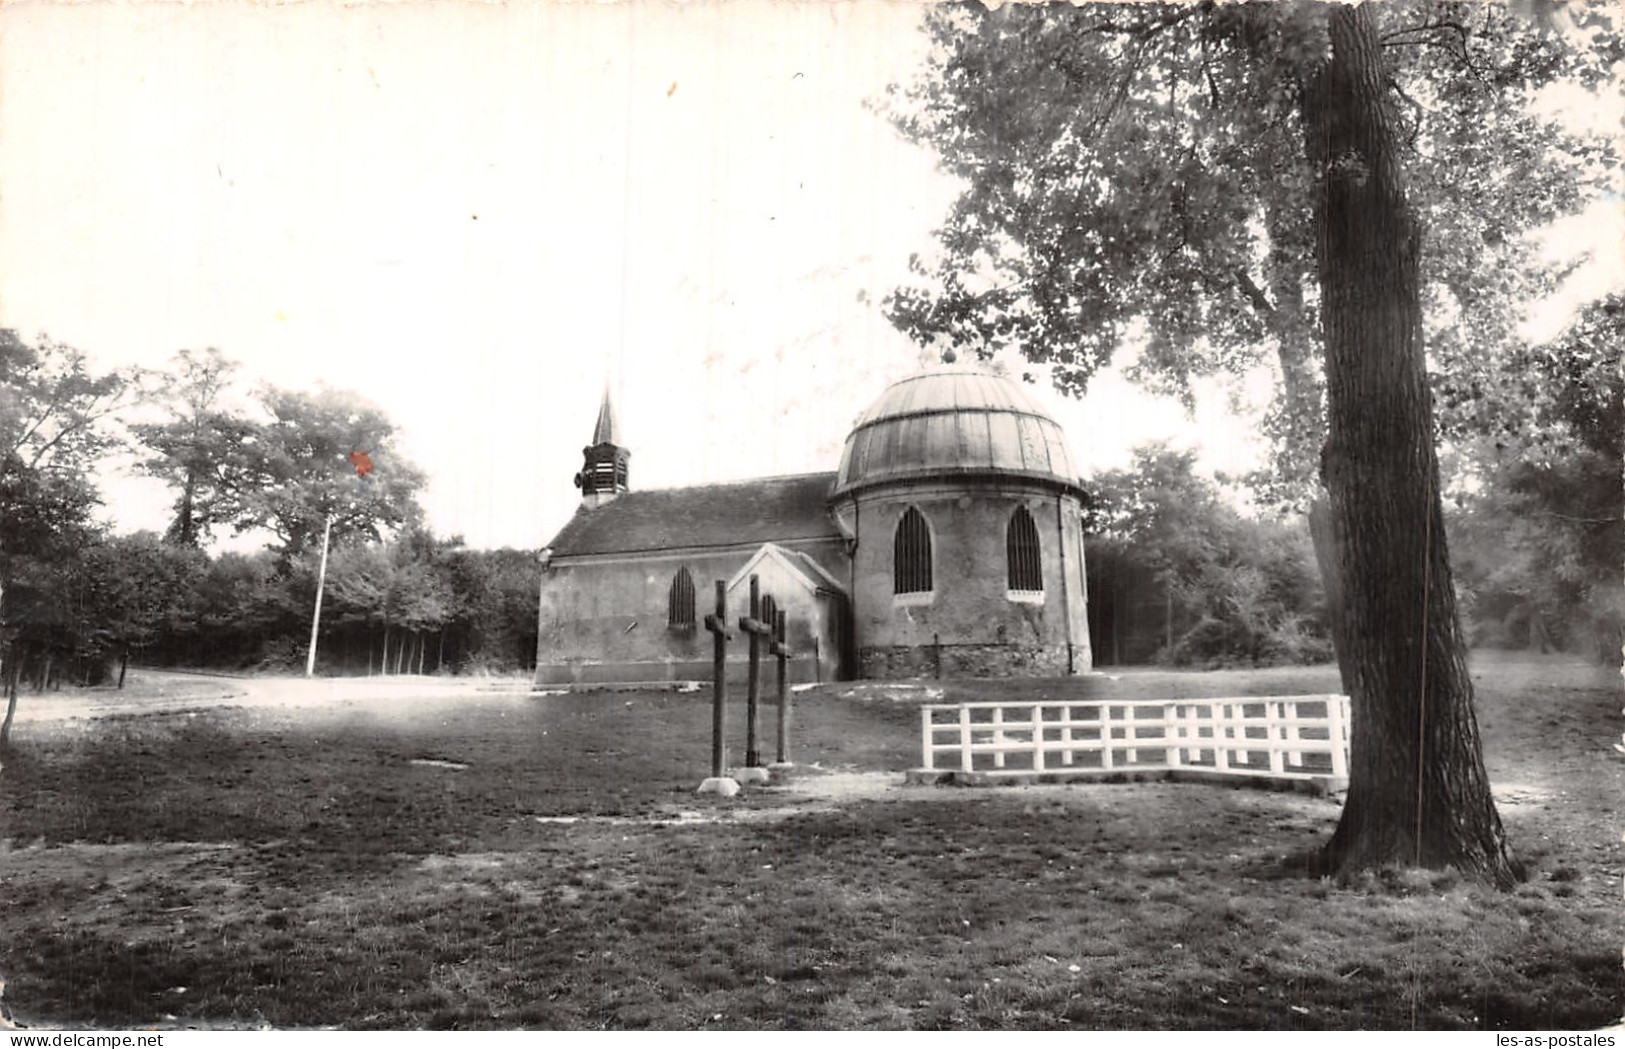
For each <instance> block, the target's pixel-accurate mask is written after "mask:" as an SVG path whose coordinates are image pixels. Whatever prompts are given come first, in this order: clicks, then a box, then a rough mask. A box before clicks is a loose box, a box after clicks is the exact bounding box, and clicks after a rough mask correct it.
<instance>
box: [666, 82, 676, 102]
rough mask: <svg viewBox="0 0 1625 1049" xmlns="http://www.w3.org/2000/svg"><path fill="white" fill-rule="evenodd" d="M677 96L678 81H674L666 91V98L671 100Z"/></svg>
mask: <svg viewBox="0 0 1625 1049" xmlns="http://www.w3.org/2000/svg"><path fill="white" fill-rule="evenodd" d="M675 94H677V81H675V80H673V81H672V82H671V87H668V88H667V89H666V97H667V98H670V97H671V96H673V95H675Z"/></svg>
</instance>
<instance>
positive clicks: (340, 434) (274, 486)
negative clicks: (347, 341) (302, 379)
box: [236, 388, 423, 561]
mask: <svg viewBox="0 0 1625 1049" xmlns="http://www.w3.org/2000/svg"><path fill="white" fill-rule="evenodd" d="M260 401H261V404H262V405H263V407H264V408H265V410H266V412H267V413H268V415H269V421H268V422H265V423H261V424H259V425H257V426H256V427H255V429H254V431H253V432H252V433H251V434H250V435H249V436H248V438H247V439H246V440H245V441H244V444H243V451H242V455H243V480H242V482H241V485H242V487H241V499H242V504H243V510H242V512H241V515H240V516H239V517H238V519H237V521H236V525H237V527H238V528H239V530H242V529H246V528H249V527H254V526H258V527H264V528H267V529H269V530H270V531H271V532H272V533H273V534H274V535H276V537H277V539H278V540H279V543H280V545H279V547H278V550H279V552H280V554H281V555H282V557H283V559H284V560H285V561H287V560H292V559H293V558H296V557H298V556H300V555H301V554H303V553H305V552H306V551H307V550H310V549H312V548H313V547H316V546H319V545H320V543H321V536H322V530H323V527H324V525H325V523H326V521H327V519H328V517H329V516H331V517H332V521H333V541H334V542H336V543H339V544H341V545H342V544H344V543H349V542H356V541H369V540H370V541H377V540H379V539H382V538H383V537H384V535H385V534H386V533H389V532H392V531H395V530H399V529H402V528H405V527H408V526H410V525H412V524H414V523H416V522H417V520H418V519H419V517H420V513H421V512H420V510H419V508H418V505H417V492H418V490H419V489H420V488H421V487H422V486H423V474H422V473H421V472H420V471H419V470H418V469H417V468H416V467H415V466H413V465H412V464H411V463H410V462H408V461H407V460H406V459H405V458H403V457H402V456H401V455H400V454H399V453H398V452H397V451H396V449H395V445H394V433H395V429H394V426H393V425H392V424H391V423H390V421H389V419H388V418H387V417H386V416H385V415H384V414H383V412H381V411H379V410H378V409H377V408H375V407H373V406H372V405H370V404H368V403H367V402H366V401H364V400H362V399H361V398H360V397H359V396H358V395H356V394H354V393H351V392H349V391H344V390H329V389H323V390H321V391H319V392H317V393H298V392H291V391H287V390H278V389H275V388H266V389H265V390H263V391H262V392H261V395H260ZM361 454H364V455H366V456H367V457H368V459H367V470H366V475H365V476H358V470H357V466H356V463H355V462H354V461H352V459H351V456H352V455H361Z"/></svg>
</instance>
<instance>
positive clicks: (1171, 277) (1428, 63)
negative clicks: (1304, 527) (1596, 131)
mask: <svg viewBox="0 0 1625 1049" xmlns="http://www.w3.org/2000/svg"><path fill="white" fill-rule="evenodd" d="M1384 6H1385V11H1384V18H1385V24H1386V25H1387V26H1388V27H1389V28H1388V32H1387V34H1386V36H1385V39H1384V44H1385V50H1386V51H1387V52H1388V53H1387V54H1386V55H1385V57H1386V58H1388V59H1390V60H1391V61H1392V62H1393V63H1394V67H1395V68H1394V74H1395V76H1394V88H1395V90H1396V91H1398V92H1399V93H1400V97H1401V98H1402V99H1403V100H1404V102H1405V105H1404V106H1403V107H1402V108H1403V111H1404V114H1405V122H1406V127H1405V136H1404V152H1405V156H1404V163H1405V166H1406V174H1407V178H1408V179H1409V186H1408V189H1409V192H1410V194H1411V196H1412V199H1413V202H1414V205H1415V208H1416V210H1417V212H1418V213H1419V214H1420V215H1421V216H1423V218H1424V220H1425V221H1426V223H1427V226H1428V230H1427V236H1426V238H1425V241H1424V243H1423V245H1422V250H1423V259H1422V268H1423V280H1424V282H1425V288H1424V296H1425V301H1426V302H1427V304H1428V307H1429V308H1428V314H1427V319H1428V334H1429V339H1430V342H1429V345H1430V349H1431V354H1432V357H1433V360H1434V363H1435V365H1436V372H1437V373H1438V374H1439V375H1440V376H1441V379H1440V382H1441V384H1442V385H1443V386H1444V387H1445V391H1446V393H1447V396H1446V397H1445V398H1444V400H1445V402H1446V406H1447V407H1449V406H1455V407H1460V408H1464V409H1465V408H1467V407H1468V405H1469V402H1470V399H1471V398H1470V396H1463V395H1462V394H1463V392H1464V391H1468V392H1470V390H1471V388H1472V385H1473V382H1474V374H1475V372H1476V371H1477V370H1479V362H1483V361H1485V360H1486V359H1493V357H1494V355H1495V354H1498V353H1504V352H1506V351H1507V349H1508V348H1509V347H1510V346H1511V345H1513V344H1514V343H1515V328H1516V325H1517V322H1518V321H1519V320H1520V319H1521V318H1520V316H1519V312H1518V311H1519V310H1520V309H1521V308H1522V306H1523V304H1524V303H1525V302H1528V301H1531V300H1532V299H1533V298H1534V297H1536V296H1537V295H1538V294H1539V293H1540V292H1541V291H1543V290H1545V289H1549V288H1550V287H1551V286H1552V284H1553V282H1554V281H1555V279H1556V277H1557V276H1558V275H1557V274H1554V273H1551V272H1547V271H1545V270H1543V269H1542V268H1541V266H1540V265H1539V260H1538V258H1537V257H1536V253H1534V252H1531V251H1530V250H1529V249H1528V246H1527V244H1526V243H1525V242H1524V236H1525V234H1527V233H1528V232H1529V231H1531V230H1534V229H1536V228H1538V227H1540V226H1541V225H1542V224H1544V223H1547V222H1549V221H1551V220H1552V219H1554V218H1557V217H1559V216H1562V215H1566V214H1571V213H1574V212H1576V211H1578V210H1580V209H1581V208H1582V207H1583V206H1584V204H1585V203H1586V202H1587V200H1588V199H1590V198H1592V197H1594V196H1595V194H1596V193H1598V192H1599V191H1601V190H1603V189H1606V188H1610V187H1617V179H1618V156H1617V153H1616V149H1615V146H1614V144H1613V143H1612V141H1611V140H1607V139H1601V138H1591V137H1587V136H1585V135H1582V134H1578V133H1575V132H1573V131H1571V130H1569V129H1567V128H1565V127H1564V126H1562V125H1561V124H1560V123H1558V122H1557V121H1555V120H1553V119H1551V118H1549V117H1544V116H1541V115H1539V114H1538V113H1537V112H1536V111H1535V110H1534V109H1532V108H1531V105H1530V103H1531V102H1532V101H1533V100H1534V99H1535V97H1536V94H1537V92H1538V91H1539V89H1540V88H1542V87H1543V86H1545V85H1547V84H1550V83H1553V82H1554V81H1557V80H1560V79H1567V80H1570V81H1572V82H1574V83H1577V84H1580V85H1582V86H1589V87H1595V86H1596V85H1597V84H1598V83H1599V82H1601V81H1602V79H1603V78H1604V77H1605V76H1606V75H1607V74H1608V70H1609V68H1610V64H1611V63H1612V62H1613V61H1615V60H1617V58H1618V57H1619V55H1620V43H1619V40H1618V38H1617V36H1615V35H1614V34H1613V32H1612V27H1611V25H1610V24H1609V23H1607V22H1606V21H1605V15H1604V14H1602V13H1599V12H1596V11H1593V10H1587V11H1584V12H1582V13H1581V15H1580V18H1581V21H1582V22H1583V24H1584V25H1583V28H1584V29H1585V31H1586V32H1588V33H1590V34H1591V36H1590V46H1588V47H1587V48H1584V49H1575V48H1572V47H1569V46H1567V45H1565V44H1564V43H1563V42H1562V41H1561V40H1560V39H1558V38H1556V37H1553V36H1551V35H1550V34H1542V33H1540V32H1539V31H1538V30H1537V29H1536V28H1534V27H1531V26H1529V25H1528V24H1527V23H1525V22H1524V21H1523V20H1521V19H1520V18H1519V17H1518V15H1517V14H1516V13H1514V12H1509V11H1508V10H1506V9H1504V8H1499V7H1496V6H1493V5H1487V4H1486V5H1478V4H1472V5H1468V4H1451V3H1431V2H1408V3H1396V4H1389V5H1384ZM926 26H927V29H928V31H929V33H930V34H931V36H932V38H933V41H934V42H935V43H936V44H937V45H938V46H937V48H936V50H935V51H934V53H933V56H932V57H931V58H930V59H929V60H928V63H927V66H926V68H925V69H924V70H923V71H922V73H921V74H920V75H919V76H918V77H917V78H915V79H914V80H913V81H912V82H911V83H910V84H909V85H908V86H906V87H894V88H893V89H892V91H891V94H890V97H889V104H888V111H889V113H890V114H891V116H892V118H893V120H894V121H895V122H896V124H897V126H898V127H899V129H900V130H901V131H902V132H903V133H904V134H905V135H906V136H907V137H909V138H911V139H913V140H915V141H917V142H921V143H923V144H926V145H929V146H930V147H931V148H933V149H934V150H935V151H936V152H937V153H938V155H939V156H940V157H941V160H942V165H943V167H944V169H945V170H947V171H948V172H949V173H951V174H953V175H956V176H958V177H959V178H960V179H961V180H963V182H964V191H963V193H962V194H961V196H960V197H959V199H958V200H957V201H956V203H955V204H954V206H953V209H952V211H951V212H950V213H949V215H948V216H947V218H946V221H945V222H944V225H943V227H942V228H941V229H940V230H939V231H938V234H937V244H936V246H935V250H934V251H933V252H931V253H928V254H926V255H923V256H916V257H915V259H914V260H913V261H914V270H915V272H916V274H917V277H918V281H917V282H916V283H913V284H911V285H909V286H906V287H903V288H900V289H898V290H897V291H896V292H894V293H893V295H892V296H891V297H890V298H889V299H888V301H887V309H888V311H889V313H890V315H891V317H892V319H893V321H894V322H895V323H896V324H897V326H898V327H899V328H900V329H901V330H902V331H904V332H905V333H907V334H908V335H910V336H911V337H913V338H914V339H916V340H917V341H919V342H921V343H926V344H929V343H933V342H937V343H947V344H951V345H953V346H955V347H958V348H960V349H969V350H972V351H974V352H976V353H979V354H982V355H984V356H990V355H992V354H995V353H998V352H1000V351H1003V350H1011V351H1014V352H1017V353H1020V354H1022V355H1024V356H1025V357H1026V358H1027V359H1029V360H1031V361H1034V362H1036V363H1040V364H1046V365H1049V366H1050V368H1051V375H1052V377H1053V379H1054V381H1055V383H1056V385H1057V386H1058V387H1059V388H1061V389H1062V390H1064V391H1067V392H1072V393H1081V392H1082V391H1083V390H1084V388H1085V387H1086V385H1087V383H1088V380H1089V378H1090V376H1091V375H1093V374H1094V372H1095V371H1097V370H1098V369H1099V368H1101V367H1103V366H1104V365H1106V364H1107V363H1108V362H1109V361H1111V360H1112V359H1113V356H1114V355H1115V354H1116V353H1117V352H1118V351H1119V349H1120V348H1121V347H1123V346H1125V345H1135V344H1138V345H1139V349H1138V353H1137V357H1136V358H1135V363H1134V367H1133V369H1132V370H1133V372H1134V373H1136V374H1137V375H1138V376H1139V377H1141V378H1142V379H1143V380H1145V381H1146V382H1148V383H1149V384H1151V385H1152V386H1154V387H1157V388H1161V389H1164V390H1167V391H1171V392H1174V393H1177V394H1179V395H1181V396H1185V397H1188V396H1189V391H1190V382H1191V380H1192V379H1193V378H1194V377H1196V376H1198V375H1202V374H1209V373H1213V372H1218V371H1228V372H1242V371H1246V370H1247V369H1249V368H1252V367H1254V366H1257V365H1261V364H1267V365H1268V366H1270V367H1272V368H1273V369H1274V370H1275V371H1276V373H1277V375H1278V376H1279V379H1280V385H1279V388H1278V397H1277V399H1276V402H1275V404H1274V406H1273V409H1272V411H1271V414H1270V417H1269V420H1268V423H1267V432H1268V434H1269V436H1270V437H1271V438H1272V439H1273V441H1274V444H1275V446H1276V455H1275V457H1274V461H1273V463H1272V466H1271V469H1270V470H1268V471H1266V472H1265V473H1264V474H1262V475H1260V476H1259V477H1258V478H1255V482H1256V488H1257V490H1258V492H1259V495H1260V496H1261V497H1262V498H1264V499H1266V500H1269V501H1275V502H1280V503H1283V504H1289V505H1295V504H1298V503H1300V502H1301V501H1302V500H1303V498H1304V497H1305V495H1306V493H1307V490H1308V487H1309V486H1310V483H1311V482H1312V480H1313V477H1314V475H1315V470H1316V466H1317V461H1318V460H1317V456H1318V453H1319V447H1320V443H1321V440H1322V439H1323V434H1324V422H1323V418H1322V415H1323V409H1322V399H1323V394H1322V380H1321V378H1320V375H1319V368H1318V363H1319V358H1320V354H1321V347H1320V332H1319V318H1318V310H1319V299H1320V289H1319V285H1318V280H1317V277H1316V274H1315V263H1314V258H1313V254H1314V245H1313V238H1312V235H1311V233H1312V229H1313V223H1312V215H1313V202H1312V199H1311V194H1312V191H1313V188H1314V185H1315V180H1314V177H1313V172H1312V171H1311V169H1310V161H1309V157H1308V155H1307V150H1306V148H1305V136H1306V134H1307V130H1306V127H1305V125H1304V123H1303V118H1302V115H1301V112H1300V109H1301V104H1302V96H1303V93H1304V91H1305V84H1306V79H1307V77H1308V76H1309V69H1310V67H1311V66H1312V65H1313V63H1314V61H1316V60H1317V59H1318V58H1319V56H1321V55H1322V54H1323V53H1324V52H1325V50H1326V47H1327V43H1326V39H1325V30H1324V24H1323V19H1322V18H1320V17H1319V5H1314V4H1304V3H1295V4H1294V3H1281V4H1233V5H1232V4H1223V5H1211V4H1202V5H1185V4H1180V5H1162V4H1123V5H1110V4H1088V5H1083V6H1080V7H1072V6H1069V5H1060V4H1050V5H1027V4H1010V5H1005V6H1003V7H1001V8H999V9H998V10H994V11H988V10H984V9H982V8H981V7H980V6H979V5H952V6H950V5H944V6H941V7H937V8H933V9H932V10H931V11H930V12H929V13H928V14H927V16H926ZM1469 188H1470V191H1469ZM1444 425H1445V426H1446V428H1447V429H1448V428H1451V427H1454V426H1456V425H1458V423H1457V420H1456V419H1455V418H1454V417H1453V416H1448V415H1447V417H1446V419H1445V421H1444Z"/></svg>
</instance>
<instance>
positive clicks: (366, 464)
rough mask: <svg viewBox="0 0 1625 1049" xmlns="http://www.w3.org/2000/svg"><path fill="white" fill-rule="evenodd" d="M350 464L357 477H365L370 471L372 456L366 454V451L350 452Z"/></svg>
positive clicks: (371, 468)
mask: <svg viewBox="0 0 1625 1049" xmlns="http://www.w3.org/2000/svg"><path fill="white" fill-rule="evenodd" d="M350 465H351V466H353V467H355V475H356V476H357V477H365V476H367V475H368V474H370V473H372V470H373V466H372V456H370V455H368V454H367V453H366V452H351V453H350Z"/></svg>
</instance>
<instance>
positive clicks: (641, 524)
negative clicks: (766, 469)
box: [549, 473, 841, 558]
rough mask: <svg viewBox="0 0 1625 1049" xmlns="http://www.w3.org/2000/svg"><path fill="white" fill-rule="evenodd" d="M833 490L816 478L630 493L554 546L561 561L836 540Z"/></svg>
mask: <svg viewBox="0 0 1625 1049" xmlns="http://www.w3.org/2000/svg"><path fill="white" fill-rule="evenodd" d="M834 483H835V475H834V474H833V473H816V474H795V475H791V476H787V477H762V478H756V479H753V480H749V481H734V482H729V483H726V484H703V485H692V486H690V487H686V488H647V489H643V490H641V491H631V492H626V493H624V494H622V495H619V496H616V497H615V498H614V499H613V500H611V501H610V502H607V503H605V504H604V505H602V506H599V507H597V508H596V509H586V508H583V509H580V510H577V511H576V514H575V516H574V517H572V518H571V519H570V521H569V523H567V524H566V525H565V526H564V528H563V529H561V530H560V531H559V534H558V535H556V536H554V537H553V542H552V543H550V544H549V546H550V548H551V549H552V551H553V556H554V557H555V558H558V557H570V556H579V555H583V554H621V553H639V552H652V551H658V550H667V549H674V548H686V547H728V546H737V545H742V544H750V545H760V544H762V543H767V542H775V543H784V542H789V541H792V540H797V539H838V538H840V536H841V533H840V531H839V530H838V529H837V528H836V527H835V521H834V519H833V518H832V517H831V516H830V513H829V510H828V508H827V503H828V501H829V493H830V488H831V486H832V485H834Z"/></svg>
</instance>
